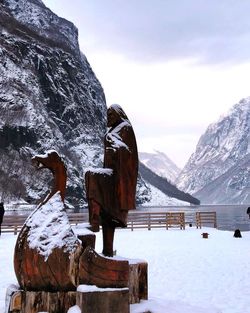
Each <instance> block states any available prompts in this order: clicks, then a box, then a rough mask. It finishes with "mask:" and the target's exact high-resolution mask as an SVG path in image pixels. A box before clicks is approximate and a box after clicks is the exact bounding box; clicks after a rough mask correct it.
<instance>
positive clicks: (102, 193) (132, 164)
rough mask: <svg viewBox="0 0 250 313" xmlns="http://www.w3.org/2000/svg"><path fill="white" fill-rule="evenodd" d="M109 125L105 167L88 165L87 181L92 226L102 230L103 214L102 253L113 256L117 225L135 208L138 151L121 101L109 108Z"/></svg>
mask: <svg viewBox="0 0 250 313" xmlns="http://www.w3.org/2000/svg"><path fill="white" fill-rule="evenodd" d="M107 126H108V131H107V133H106V135H105V138H104V164H103V168H102V169H89V170H88V171H87V172H86V174H85V182H86V194H87V199H88V205H89V222H90V224H91V227H92V230H93V231H99V221H100V217H101V223H102V229H103V254H104V255H105V256H113V239H114V232H115V228H116V227H126V225H127V215H128V211H129V210H131V209H135V192H136V182H137V173H138V153H137V145H136V139H135V135H134V131H133V128H132V125H131V123H130V121H129V119H128V117H127V115H126V114H125V113H124V111H123V109H122V108H121V107H120V106H119V105H117V104H115V105H112V106H111V107H110V108H109V109H108V112H107Z"/></svg>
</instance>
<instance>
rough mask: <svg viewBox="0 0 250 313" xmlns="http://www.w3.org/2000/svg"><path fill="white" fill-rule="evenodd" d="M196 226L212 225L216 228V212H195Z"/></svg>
mask: <svg viewBox="0 0 250 313" xmlns="http://www.w3.org/2000/svg"><path fill="white" fill-rule="evenodd" d="M195 217H196V227H197V228H201V226H202V225H203V226H208V225H211V224H212V225H213V227H215V228H217V217H216V212H196V214H195Z"/></svg>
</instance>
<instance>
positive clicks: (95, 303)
mask: <svg viewBox="0 0 250 313" xmlns="http://www.w3.org/2000/svg"><path fill="white" fill-rule="evenodd" d="M81 287H82V286H79V287H78V289H77V296H76V304H77V305H78V306H79V307H80V309H81V312H84V313H111V312H119V313H129V291H128V288H122V289H119V288H117V289H110V288H107V289H106V290H105V288H102V289H99V290H98V288H96V287H94V288H95V289H92V290H91V289H90V288H89V287H91V286H84V287H86V288H85V290H84V291H80V290H81ZM88 289H89V291H88Z"/></svg>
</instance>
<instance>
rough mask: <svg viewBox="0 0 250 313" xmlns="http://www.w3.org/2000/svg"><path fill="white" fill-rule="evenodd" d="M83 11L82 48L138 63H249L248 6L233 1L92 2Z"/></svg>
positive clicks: (150, 0)
mask: <svg viewBox="0 0 250 313" xmlns="http://www.w3.org/2000/svg"><path fill="white" fill-rule="evenodd" d="M79 9H82V20H81V23H82V24H83V26H82V27H81V29H85V31H86V33H85V31H84V33H82V35H81V34H80V36H81V38H82V40H83V42H84V36H85V34H88V36H89V35H90V34H91V41H92V42H91V44H92V48H93V49H95V48H97V47H98V49H103V50H104V51H113V52H115V51H116V52H117V53H122V54H125V55H126V56H127V57H128V58H130V59H135V60H136V61H137V62H138V60H140V61H141V62H151V61H155V60H156V59H157V61H169V60H172V59H176V58H190V57H192V58H196V59H197V60H198V61H200V62H204V63H220V62H243V61H245V60H249V58H250V54H249V45H250V42H249V40H248V38H249V35H250V34H249V32H250V19H249V12H250V2H249V1H244V0H243V1H235V0H209V1H208V0H178V1H170V0H155V1H152V0H136V1H134V0H127V1H124V0H117V1H114V0H106V1H103V0H91V1H83V2H82V3H81V1H78V2H76V4H75V10H79Z"/></svg>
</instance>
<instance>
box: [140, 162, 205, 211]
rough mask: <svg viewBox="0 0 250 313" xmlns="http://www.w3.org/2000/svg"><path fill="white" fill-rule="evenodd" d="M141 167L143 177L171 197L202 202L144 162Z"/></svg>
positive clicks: (195, 202) (196, 202) (190, 201)
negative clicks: (159, 174)
mask: <svg viewBox="0 0 250 313" xmlns="http://www.w3.org/2000/svg"><path fill="white" fill-rule="evenodd" d="M139 169H140V174H141V176H142V178H143V179H144V180H145V181H146V182H148V183H150V184H151V185H152V186H154V187H156V188H157V189H159V190H160V191H162V192H163V193H164V194H166V195H168V196H169V197H172V198H176V199H179V200H181V201H185V202H189V203H192V204H197V205H198V204H200V201H199V199H197V198H195V197H193V196H191V195H190V194H188V193H185V192H183V191H181V190H179V189H178V188H177V187H176V186H175V185H173V184H171V183H170V182H169V181H168V180H167V179H166V178H163V177H160V176H158V175H157V174H156V173H154V172H153V171H152V170H151V169H149V168H148V167H146V166H145V165H144V164H143V163H142V162H140V163H139Z"/></svg>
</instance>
